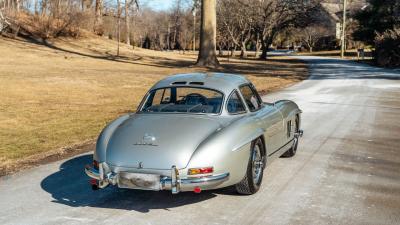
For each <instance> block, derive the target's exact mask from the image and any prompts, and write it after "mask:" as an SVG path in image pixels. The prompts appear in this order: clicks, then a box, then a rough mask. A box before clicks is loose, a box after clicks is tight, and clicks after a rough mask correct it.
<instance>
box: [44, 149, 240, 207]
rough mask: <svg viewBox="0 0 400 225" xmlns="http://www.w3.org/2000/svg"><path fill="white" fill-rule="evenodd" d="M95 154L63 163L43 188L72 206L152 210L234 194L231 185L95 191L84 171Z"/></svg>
mask: <svg viewBox="0 0 400 225" xmlns="http://www.w3.org/2000/svg"><path fill="white" fill-rule="evenodd" d="M92 157H93V156H92V154H89V155H83V156H78V157H75V158H72V159H70V160H67V161H66V162H64V163H62V164H61V165H60V168H59V171H57V172H55V173H53V174H51V175H49V176H47V177H46V178H44V179H43V180H42V182H41V184H40V185H41V187H42V189H43V190H44V191H46V192H48V193H49V194H51V196H52V197H53V201H52V202H54V203H58V204H64V205H68V206H71V207H95V208H112V209H124V210H135V211H138V212H143V213H146V212H149V211H150V210H152V209H165V210H168V209H170V208H175V207H179V206H184V205H189V204H195V203H199V202H202V201H206V200H209V199H212V198H215V197H216V196H217V194H225V195H231V194H234V193H233V192H232V190H231V189H230V188H227V189H222V190H218V191H203V192H201V193H200V194H195V193H192V192H183V193H180V194H178V195H172V194H171V193H170V192H169V191H160V192H153V191H141V190H128V189H118V188H115V187H107V188H105V189H103V190H99V191H93V190H92V189H91V187H90V185H89V178H88V177H87V176H86V174H85V173H84V172H83V168H84V165H86V164H90V163H91V161H92Z"/></svg>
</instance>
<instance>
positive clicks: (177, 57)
mask: <svg viewBox="0 0 400 225" xmlns="http://www.w3.org/2000/svg"><path fill="white" fill-rule="evenodd" d="M121 48H122V49H121V56H120V57H115V53H116V43H115V42H114V41H110V40H107V39H103V38H97V37H88V38H84V39H79V40H75V39H60V40H57V41H55V42H52V43H49V44H48V45H47V46H44V45H42V44H39V43H34V42H27V41H24V40H11V39H6V38H1V37H0V52H1V54H0V143H1V145H0V175H1V174H3V175H4V174H7V173H10V172H12V171H15V170H16V168H17V166H19V165H20V164H21V163H22V162H25V161H35V160H40V159H42V158H44V157H46V156H48V155H51V154H55V153H59V152H62V151H63V150H64V149H66V148H68V146H73V145H79V144H81V143H84V142H85V143H88V142H89V143H92V142H93V140H94V139H95V138H96V137H97V135H98V134H99V132H100V131H101V129H102V128H103V127H104V126H105V125H106V124H107V123H108V122H110V121H111V120H112V119H114V118H116V117H118V116H119V115H122V114H125V113H127V112H129V111H134V110H135V108H136V106H137V105H138V103H139V101H140V100H141V98H142V97H143V95H144V94H145V92H146V91H147V90H148V89H149V88H150V86H151V85H153V84H154V83H155V82H156V81H158V80H160V79H162V78H164V77H165V76H168V75H172V74H176V73H186V72H194V71H207V69H204V68H196V67H192V66H191V65H193V63H194V62H195V60H196V54H195V53H186V54H185V55H183V54H179V53H177V52H158V51H152V50H145V49H140V48H136V49H135V50H133V49H132V48H130V47H129V46H127V45H122V46H121ZM221 63H222V66H221V68H219V69H217V70H216V71H220V72H234V73H241V74H245V75H246V76H248V78H249V79H251V80H252V81H253V82H254V83H255V85H256V87H257V88H258V89H259V90H263V91H264V93H266V91H274V90H277V89H279V88H282V87H286V86H289V85H291V84H294V83H296V82H299V81H300V80H303V79H305V78H307V76H308V73H307V68H306V66H305V64H304V63H302V62H301V61H297V60H294V59H290V58H285V57H272V58H270V60H268V61H258V60H239V59H230V61H229V62H228V61H227V59H225V58H222V59H221Z"/></svg>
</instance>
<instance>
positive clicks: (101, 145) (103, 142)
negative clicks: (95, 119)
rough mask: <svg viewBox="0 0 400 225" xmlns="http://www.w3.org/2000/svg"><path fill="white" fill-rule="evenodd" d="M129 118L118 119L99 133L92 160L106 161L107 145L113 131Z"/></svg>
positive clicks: (125, 116) (126, 116) (127, 116)
mask: <svg viewBox="0 0 400 225" xmlns="http://www.w3.org/2000/svg"><path fill="white" fill-rule="evenodd" d="M129 117H130V115H129V114H127V115H124V116H121V117H119V118H118V119H116V120H114V121H112V122H111V123H109V124H108V125H107V126H106V127H105V128H104V129H103V131H102V132H101V133H100V135H99V137H98V138H97V142H96V150H95V151H94V154H93V159H94V160H96V161H98V162H100V163H102V162H105V161H106V151H107V144H108V142H109V140H110V138H111V136H112V135H113V133H114V131H115V129H116V128H117V127H118V126H119V125H121V124H122V123H123V122H124V121H126V120H127V119H128V118H129Z"/></svg>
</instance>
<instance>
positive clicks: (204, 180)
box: [85, 166, 229, 194]
mask: <svg viewBox="0 0 400 225" xmlns="http://www.w3.org/2000/svg"><path fill="white" fill-rule="evenodd" d="M101 170H102V167H101V166H100V169H99V170H97V169H95V168H93V167H90V166H86V167H85V173H86V174H87V175H88V176H89V177H90V178H92V179H95V180H97V181H98V183H99V185H98V186H99V188H105V187H107V186H108V185H110V184H111V185H118V186H119V180H118V178H119V176H118V174H115V173H112V172H109V173H107V174H104V173H101ZM228 179H229V173H223V174H217V175H209V176H205V177H193V178H190V177H186V178H180V176H179V173H178V170H177V169H176V168H175V167H174V166H173V167H172V168H171V176H160V181H159V185H158V186H157V187H156V188H154V187H152V188H151V189H149V188H146V187H143V188H140V187H139V188H138V187H134V188H132V189H143V190H170V191H171V192H172V193H173V194H177V193H179V192H181V191H193V190H194V188H197V187H200V188H201V189H213V188H215V187H217V186H219V185H220V184H222V183H224V182H225V181H227V180H228ZM128 188H129V187H128Z"/></svg>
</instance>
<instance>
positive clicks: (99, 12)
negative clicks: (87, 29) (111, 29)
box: [93, 0, 104, 36]
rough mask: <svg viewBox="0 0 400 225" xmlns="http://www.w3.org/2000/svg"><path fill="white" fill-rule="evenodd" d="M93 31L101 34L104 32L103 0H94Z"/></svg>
mask: <svg viewBox="0 0 400 225" xmlns="http://www.w3.org/2000/svg"><path fill="white" fill-rule="evenodd" d="M93 30H94V33H95V34H97V35H100V36H102V35H103V34H104V29H103V0H96V6H95V18H94V27H93Z"/></svg>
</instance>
